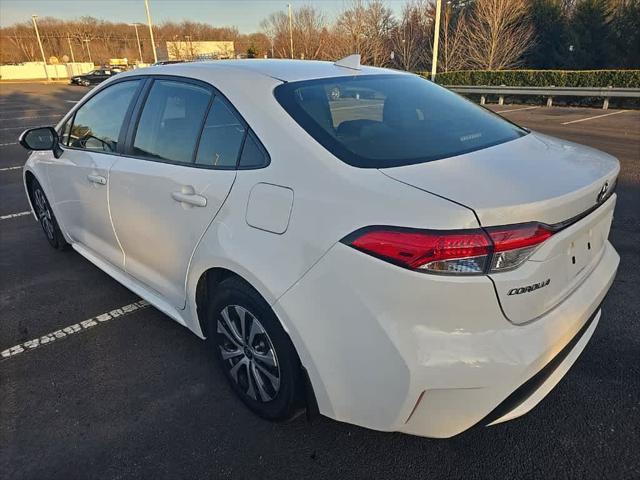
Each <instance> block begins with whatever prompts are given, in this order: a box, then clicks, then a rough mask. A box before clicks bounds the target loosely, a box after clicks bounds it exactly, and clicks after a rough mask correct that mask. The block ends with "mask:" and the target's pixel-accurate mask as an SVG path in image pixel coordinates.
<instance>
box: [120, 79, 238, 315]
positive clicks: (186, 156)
mask: <svg viewBox="0 0 640 480" xmlns="http://www.w3.org/2000/svg"><path fill="white" fill-rule="evenodd" d="M140 103H141V105H139V106H138V107H137V110H138V112H139V113H137V115H136V116H137V118H138V121H137V124H135V125H134V122H132V126H133V127H134V128H132V131H131V132H130V134H129V136H128V141H127V148H128V150H127V154H128V156H127V157H122V158H120V159H118V161H117V162H116V163H115V164H114V165H113V167H112V169H111V174H110V180H111V182H110V198H111V200H110V205H111V216H112V218H113V223H114V227H115V231H116V233H117V235H118V238H119V239H120V243H121V245H122V247H123V249H124V253H125V270H126V271H127V273H129V274H130V275H132V276H133V277H135V278H136V279H137V280H139V281H141V282H142V283H144V284H146V285H147V286H148V287H150V288H151V289H153V290H155V291H156V292H158V293H159V294H160V295H161V296H162V297H163V298H165V299H166V300H167V301H169V302H170V303H171V304H173V305H175V306H176V307H178V308H183V307H184V304H185V278H186V274H187V269H188V266H189V261H190V259H191V256H192V253H193V251H194V250H195V248H196V246H197V244H198V242H199V240H200V239H201V238H202V236H203V235H204V232H205V231H206V229H207V227H208V226H209V225H210V224H211V222H212V221H213V219H214V218H215V216H216V214H217V213H218V211H219V210H220V208H221V207H222V204H223V203H224V201H225V199H226V197H227V195H228V194H229V191H230V190H231V187H232V185H233V183H234V181H235V177H236V164H237V160H238V156H239V153H240V150H241V148H242V144H243V142H244V137H245V133H246V126H245V124H244V122H243V121H242V120H240V119H239V118H238V116H237V115H236V113H235V112H234V111H233V109H232V107H231V106H230V105H229V104H228V103H227V102H226V101H225V100H224V99H223V98H222V97H220V96H219V95H216V94H215V91H214V90H213V88H212V87H210V86H207V85H206V84H201V83H197V82H187V81H185V80H176V79H173V78H157V79H155V80H154V81H153V84H152V85H151V86H150V87H149V91H148V94H147V97H146V100H145V101H144V104H143V105H142V103H143V102H140Z"/></svg>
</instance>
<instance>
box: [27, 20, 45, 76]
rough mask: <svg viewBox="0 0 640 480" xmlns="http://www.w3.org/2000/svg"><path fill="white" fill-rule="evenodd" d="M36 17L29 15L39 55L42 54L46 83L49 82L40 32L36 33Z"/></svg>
mask: <svg viewBox="0 0 640 480" xmlns="http://www.w3.org/2000/svg"><path fill="white" fill-rule="evenodd" d="M36 18H38V16H37V15H31V20H33V28H34V29H35V31H36V37H37V39H38V45H40V53H41V54H42V62H43V63H44V75H45V76H46V77H47V82H48V81H49V70H47V57H45V56H44V48H43V47H42V40H40V32H39V31H38V22H36Z"/></svg>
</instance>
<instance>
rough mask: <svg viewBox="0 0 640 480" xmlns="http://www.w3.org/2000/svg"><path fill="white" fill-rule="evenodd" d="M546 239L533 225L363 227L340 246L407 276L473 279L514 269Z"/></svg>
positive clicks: (541, 228)
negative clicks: (426, 274) (442, 228)
mask: <svg viewBox="0 0 640 480" xmlns="http://www.w3.org/2000/svg"><path fill="white" fill-rule="evenodd" d="M552 234H553V232H552V231H551V230H549V229H547V228H545V227H544V226H543V225H540V224H537V223H527V224H520V225H511V226H505V227H492V228H489V229H486V230H485V229H475V230H448V231H431V230H417V229H409V228H398V227H366V228H362V229H360V230H357V231H355V232H354V233H352V234H351V235H348V236H347V237H345V238H344V239H343V240H342V243H345V244H347V245H349V246H351V247H353V248H355V249H357V250H360V251H361V252H364V253H368V254H369V255H372V256H374V257H377V258H380V259H382V260H386V261H388V262H391V263H394V264H396V265H399V266H401V267H404V268H409V269H411V270H417V271H423V272H430V273H441V274H453V275H456V274H457V275H474V274H476V275H477V274H483V273H491V272H503V271H506V270H511V269H514V268H516V267H518V266H519V265H521V264H522V263H523V262H524V261H526V259H527V258H529V256H530V255H531V253H533V251H534V250H535V248H536V247H537V246H538V245H540V244H541V243H542V242H544V241H545V240H546V239H547V238H549V236H551V235H552Z"/></svg>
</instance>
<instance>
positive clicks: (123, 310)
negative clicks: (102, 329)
mask: <svg viewBox="0 0 640 480" xmlns="http://www.w3.org/2000/svg"><path fill="white" fill-rule="evenodd" d="M148 306H149V303H148V302H146V301H145V300H140V301H138V302H135V303H130V304H129V305H125V306H123V307H120V308H116V309H115V310H111V311H110V312H106V313H102V314H100V315H96V316H95V317H92V318H89V319H87V320H83V321H82V322H80V323H74V324H73V325H69V326H68V327H64V328H61V329H60V330H56V331H55V332H51V333H47V334H46V335H42V336H41V337H38V338H34V339H32V340H28V341H26V342H24V343H19V344H18V345H14V346H13V347H9V348H7V349H5V350H3V351H2V352H0V356H2V358H3V359H7V358H10V357H15V356H16V355H19V354H21V353H24V352H28V351H30V350H34V349H36V348H38V347H40V346H42V345H46V344H48V343H51V342H55V341H56V340H60V339H63V338H66V337H68V336H70V335H75V334H76V333H80V332H83V331H85V330H88V329H89V328H93V327H96V326H98V325H102V324H104V323H106V322H108V321H109V320H113V319H114V318H118V317H124V316H125V315H128V314H130V313H133V312H136V311H138V310H141V309H143V308H147V307H148Z"/></svg>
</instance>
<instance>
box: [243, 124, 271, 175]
mask: <svg viewBox="0 0 640 480" xmlns="http://www.w3.org/2000/svg"><path fill="white" fill-rule="evenodd" d="M268 164H269V156H268V155H267V152H266V151H265V150H264V148H263V147H262V145H261V144H260V142H259V141H258V139H257V138H256V137H255V135H254V134H253V132H249V133H248V134H247V139H246V140H245V142H244V147H242V155H241V156H240V168H247V169H248V168H261V167H264V166H266V165H268Z"/></svg>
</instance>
